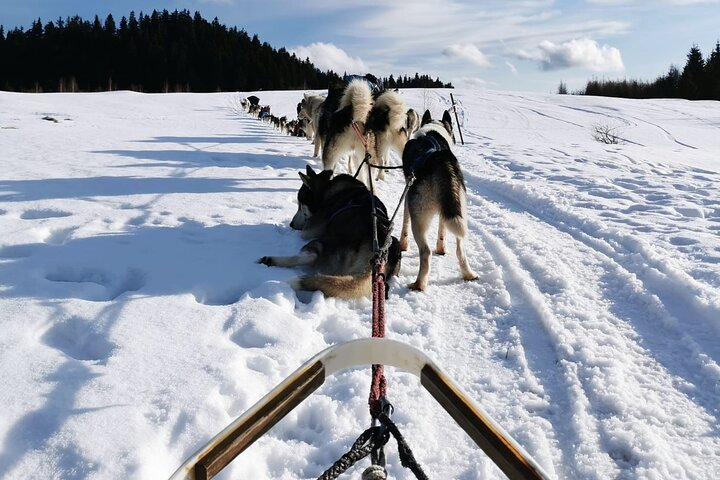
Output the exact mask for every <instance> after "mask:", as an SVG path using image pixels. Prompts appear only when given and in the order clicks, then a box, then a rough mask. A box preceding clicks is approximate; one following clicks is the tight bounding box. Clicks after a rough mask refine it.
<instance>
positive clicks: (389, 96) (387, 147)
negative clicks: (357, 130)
mask: <svg viewBox="0 0 720 480" xmlns="http://www.w3.org/2000/svg"><path fill="white" fill-rule="evenodd" d="M419 123H420V120H419V118H418V114H417V112H415V110H413V109H409V110H408V108H407V107H406V106H405V100H403V98H402V95H400V93H398V92H397V91H395V90H384V91H382V92H381V93H380V94H379V95H378V96H377V98H376V99H375V103H374V104H373V106H372V109H371V110H370V114H369V115H368V119H367V126H366V130H367V131H368V132H369V133H370V135H371V136H372V137H374V140H375V148H374V152H373V159H374V161H373V163H375V164H376V165H380V166H386V165H388V164H389V158H388V155H389V153H390V151H391V150H393V151H395V152H396V153H397V154H398V155H402V151H403V148H404V147H405V143H406V142H407V141H408V138H409V137H410V135H411V134H412V133H413V132H414V131H415V130H417V128H418V124H419ZM384 177H385V170H383V169H379V170H378V173H377V178H379V179H382V178H384Z"/></svg>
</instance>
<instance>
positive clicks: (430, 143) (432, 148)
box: [410, 135, 443, 172]
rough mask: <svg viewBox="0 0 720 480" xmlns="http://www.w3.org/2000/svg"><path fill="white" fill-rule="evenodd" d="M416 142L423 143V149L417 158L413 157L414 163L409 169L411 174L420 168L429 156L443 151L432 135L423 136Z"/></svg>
mask: <svg viewBox="0 0 720 480" xmlns="http://www.w3.org/2000/svg"><path fill="white" fill-rule="evenodd" d="M417 140H418V142H423V144H424V146H425V148H424V149H423V150H422V151H421V152H420V154H419V155H418V156H417V157H415V161H414V162H413V164H412V168H411V169H410V171H411V172H415V170H417V169H418V168H420V167H422V166H423V165H424V164H425V161H426V160H427V159H428V158H429V157H430V155H432V154H433V153H435V152H439V151H440V150H442V149H443V147H442V145H440V142H438V140H437V139H436V138H435V136H434V135H424V136H422V137H421V138H418V139H417Z"/></svg>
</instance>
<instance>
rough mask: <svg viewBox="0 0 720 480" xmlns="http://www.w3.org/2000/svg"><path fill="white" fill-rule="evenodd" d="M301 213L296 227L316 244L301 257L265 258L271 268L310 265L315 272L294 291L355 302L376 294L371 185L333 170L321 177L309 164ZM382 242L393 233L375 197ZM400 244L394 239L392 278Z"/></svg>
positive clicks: (299, 280)
mask: <svg viewBox="0 0 720 480" xmlns="http://www.w3.org/2000/svg"><path fill="white" fill-rule="evenodd" d="M300 178H301V179H302V186H301V187H300V190H299V191H298V196H297V200H298V210H297V213H296V214H295V216H294V217H293V219H292V221H291V222H290V226H291V227H292V228H294V229H296V230H301V236H302V238H304V239H306V240H310V242H308V243H307V244H306V245H305V246H303V247H302V248H301V249H300V254H299V255H293V256H288V257H273V256H267V257H262V258H261V259H260V260H259V262H260V263H263V264H265V265H267V266H278V267H308V268H311V269H313V270H314V273H312V274H310V275H306V276H302V277H299V278H297V279H296V280H295V281H294V282H293V288H295V289H297V290H320V291H322V292H323V293H324V294H325V295H327V296H333V297H341V298H355V297H361V296H368V295H370V294H371V292H372V288H371V276H372V275H371V274H372V263H371V260H372V258H373V256H374V252H373V225H372V217H371V214H372V199H371V197H370V192H368V190H367V188H366V187H365V185H364V184H363V183H362V182H360V181H359V180H356V179H354V178H353V177H352V176H350V175H347V174H340V175H336V176H333V175H332V172H331V171H329V170H325V171H322V172H320V173H316V172H315V171H314V170H313V169H312V168H310V167H309V166H308V167H307V170H306V172H305V173H302V172H300ZM375 213H376V215H377V217H378V223H377V230H378V241H379V244H380V245H383V244H384V242H385V239H386V238H387V235H390V221H389V220H388V216H387V210H386V209H385V205H383V203H382V202H381V201H380V199H378V198H377V197H375ZM400 256H401V253H400V242H399V241H398V239H397V238H395V237H392V239H391V244H390V250H389V252H388V259H387V263H386V269H385V271H386V276H387V278H390V277H391V276H393V275H397V272H398V271H399V269H400Z"/></svg>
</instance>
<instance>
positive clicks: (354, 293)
mask: <svg viewBox="0 0 720 480" xmlns="http://www.w3.org/2000/svg"><path fill="white" fill-rule="evenodd" d="M371 276H372V274H371V272H368V273H366V274H362V275H357V276H352V275H323V274H316V275H305V276H302V277H298V278H296V279H294V280H293V281H292V282H291V285H292V287H293V288H294V289H296V290H320V291H321V292H323V293H324V294H325V296H327V297H338V298H345V299H349V298H359V297H368V296H370V294H371V293H372V285H371Z"/></svg>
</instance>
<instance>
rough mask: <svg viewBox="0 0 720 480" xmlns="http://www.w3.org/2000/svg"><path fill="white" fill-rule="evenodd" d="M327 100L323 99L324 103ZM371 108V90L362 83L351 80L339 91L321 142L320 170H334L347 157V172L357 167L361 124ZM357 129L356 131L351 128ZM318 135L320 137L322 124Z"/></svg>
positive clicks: (361, 147)
mask: <svg viewBox="0 0 720 480" xmlns="http://www.w3.org/2000/svg"><path fill="white" fill-rule="evenodd" d="M326 101H327V100H326ZM372 105H373V98H372V91H371V90H370V86H369V85H368V83H367V82H366V81H365V80H353V81H351V82H350V83H349V84H348V85H347V87H345V90H344V92H343V95H342V98H341V99H340V104H339V105H338V108H337V110H335V112H334V113H333V114H332V117H330V118H329V125H328V129H327V133H326V134H325V138H324V139H323V142H324V143H323V149H322V165H323V170H331V171H334V170H335V165H336V164H337V162H338V161H339V160H340V159H341V158H343V157H344V156H346V155H348V156H349V159H348V171H352V170H353V167H354V166H356V165H359V164H360V159H362V156H363V155H364V153H365V145H364V144H363V139H361V137H363V138H365V136H366V135H365V134H366V132H365V123H366V121H367V117H368V114H369V113H370V109H371V108H372ZM353 124H354V125H355V126H356V127H357V129H358V130H357V132H356V130H355V127H354V126H353ZM318 128H319V130H318V133H319V134H321V135H322V134H323V133H324V132H323V125H322V123H321V124H320V125H318Z"/></svg>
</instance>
